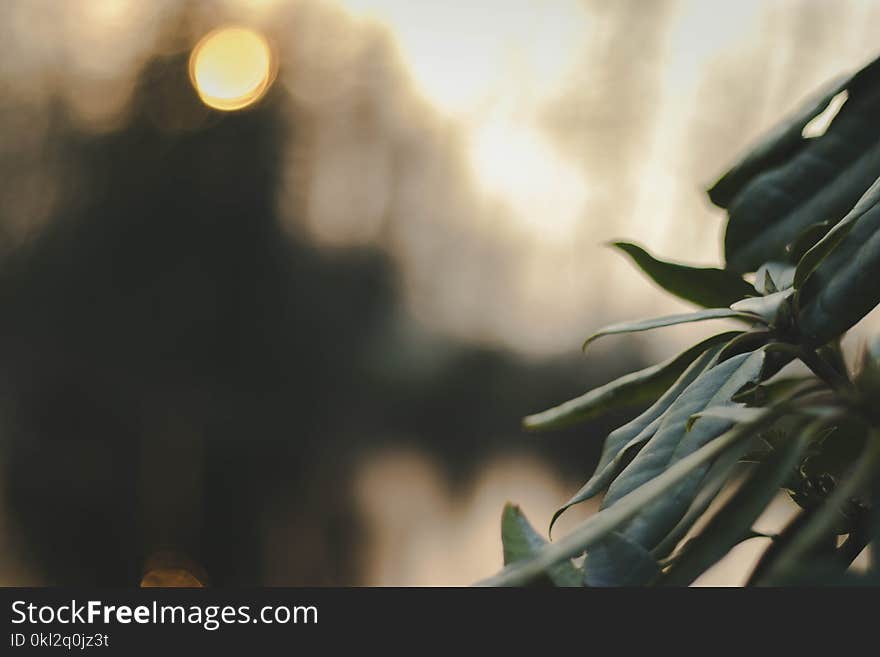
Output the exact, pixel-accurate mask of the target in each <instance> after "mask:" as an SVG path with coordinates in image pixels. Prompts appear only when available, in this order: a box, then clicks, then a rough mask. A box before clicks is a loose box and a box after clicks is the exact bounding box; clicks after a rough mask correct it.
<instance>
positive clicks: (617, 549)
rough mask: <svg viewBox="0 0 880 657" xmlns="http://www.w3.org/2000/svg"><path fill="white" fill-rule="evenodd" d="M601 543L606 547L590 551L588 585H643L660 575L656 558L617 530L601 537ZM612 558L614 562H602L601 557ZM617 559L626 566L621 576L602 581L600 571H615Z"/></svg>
mask: <svg viewBox="0 0 880 657" xmlns="http://www.w3.org/2000/svg"><path fill="white" fill-rule="evenodd" d="M602 543H603V545H607V546H608V549H607V550H603V551H601V552H597V553H595V554H594V553H590V557H589V559H590V561H591V563H590V571H591V573H592V576H591V578H590V580H589V582H585V583H587V585H588V586H644V585H645V584H649V583H650V582H652V581H654V580H655V579H656V578H657V577H658V576H659V575H660V566H659V564H658V563H657V560H656V559H654V557H653V556H652V555H651V553H650V552H648V551H647V550H646V549H645V548H643V547H642V546H641V545H639V544H638V543H634V542H633V541H631V540H629V539H628V538H626V537H625V536H622V535H621V534H618V533H617V532H611V533H610V534H608V535H607V536H605V537H604V538H603V539H602ZM609 558H613V559H614V562H615V563H612V564H603V563H601V561H600V560H601V559H609ZM618 561H624V562H626V563H627V565H628V567H627V570H626V572H624V573H623V575H622V576H621V577H617V576H615V577H614V578H613V579H610V580H608V581H604V580H603V579H602V573H605V572H609V573H616V570H615V568H614V566H615V565H616V563H617V562H618Z"/></svg>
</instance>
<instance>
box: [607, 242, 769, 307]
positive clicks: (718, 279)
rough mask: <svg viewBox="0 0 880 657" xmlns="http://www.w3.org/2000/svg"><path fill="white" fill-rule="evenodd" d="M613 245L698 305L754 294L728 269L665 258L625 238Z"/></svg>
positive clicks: (657, 280) (720, 304)
mask: <svg viewBox="0 0 880 657" xmlns="http://www.w3.org/2000/svg"><path fill="white" fill-rule="evenodd" d="M613 246H615V247H616V248H618V249H620V250H621V251H623V252H624V253H626V254H627V255H628V256H629V257H630V258H632V259H633V261H634V262H635V263H636V264H637V265H638V266H639V268H640V269H641V270H642V271H643V272H645V273H646V274H647V275H648V276H650V277H651V280H653V281H654V282H655V283H656V284H657V285H659V286H660V287H662V288H663V289H664V290H666V291H667V292H671V293H672V294H674V295H676V296H678V297H680V298H682V299H684V300H685V301H690V302H691V303H694V304H696V305H698V306H703V307H704V308H722V307H724V306H730V305H731V304H732V303H735V302H736V301H739V300H740V299H744V298H745V297H747V296H753V295H754V294H755V288H754V287H752V286H751V285H750V284H749V283H748V282H746V281H745V280H743V278H742V276H740V275H739V274H736V273H734V272H732V271H730V270H727V269H717V268H714V267H690V266H688V265H682V264H678V263H674V262H664V261H663V260H658V259H657V258H655V257H654V256H652V255H651V254H650V253H648V252H647V251H645V250H644V249H643V248H642V247H640V246H638V245H636V244H630V243H628V242H614V243H613Z"/></svg>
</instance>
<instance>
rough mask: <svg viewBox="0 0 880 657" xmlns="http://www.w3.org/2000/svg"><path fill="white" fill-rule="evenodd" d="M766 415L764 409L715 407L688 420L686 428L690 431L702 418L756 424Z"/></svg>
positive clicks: (695, 414)
mask: <svg viewBox="0 0 880 657" xmlns="http://www.w3.org/2000/svg"><path fill="white" fill-rule="evenodd" d="M763 413H764V409H763V408H751V407H748V406H713V407H712V408H707V409H706V410H705V411H700V412H699V413H694V414H693V415H691V416H690V417H689V418H688V419H687V424H686V425H685V428H686V430H687V431H690V430H691V428H693V426H694V422H696V421H697V420H699V419H700V418H705V417H714V418H720V419H722V420H730V421H731V422H754V421H755V420H757V419H758V418H759V417H761V415H762V414H763Z"/></svg>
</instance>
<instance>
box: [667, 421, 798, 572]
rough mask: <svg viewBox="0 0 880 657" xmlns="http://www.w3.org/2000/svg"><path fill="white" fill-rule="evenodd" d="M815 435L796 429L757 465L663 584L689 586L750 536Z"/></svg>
mask: <svg viewBox="0 0 880 657" xmlns="http://www.w3.org/2000/svg"><path fill="white" fill-rule="evenodd" d="M814 437H815V431H814V430H808V431H801V432H797V434H796V435H794V436H792V437H791V438H790V439H789V440H788V441H787V442H786V443H785V445H783V446H782V447H781V448H779V449H776V450H774V451H773V453H771V455H770V456H769V458H768V459H767V460H766V461H765V462H764V463H762V464H761V465H759V466H757V467H756V468H755V469H754V471H753V472H752V474H751V475H750V476H749V477H748V478H747V479H746V480H745V481H744V482H743V483H742V484H741V485H740V487H739V488H738V489H737V491H736V492H735V493H734V494H733V496H732V497H731V498H730V499H729V500H728V501H727V502H726V503H725V504H724V506H723V507H721V509H719V510H718V511H717V512H716V513H715V514H714V515H713V516H712V517H711V519H710V520H709V522H708V523H707V524H706V526H705V527H704V528H703V530H702V531H701V532H700V533H699V535H697V536H696V537H694V538H693V539H691V540H690V541H688V543H687V544H686V545H685V546H684V548H682V552H681V554H680V555H679V556H678V557H677V558H676V559H675V560H674V561H673V563H672V566H671V567H670V568H669V570H668V571H666V572H665V573H664V574H663V575H662V576H661V578H660V582H659V583H660V584H661V585H663V586H688V585H689V584H691V583H692V582H693V581H694V580H695V579H696V578H697V577H699V575H700V574H701V573H703V572H704V571H705V570H706V569H708V568H709V567H710V566H711V565H712V564H714V563H715V562H717V561H718V560H719V559H721V558H722V557H723V556H724V555H725V554H727V553H728V552H729V551H730V549H731V548H732V547H733V546H735V545H736V544H737V543H740V542H741V541H743V540H745V539H746V538H749V535H750V531H751V528H752V524H754V522H755V521H756V520H757V519H758V516H760V515H761V513H763V512H764V510H765V509H766V508H767V505H768V504H769V503H770V502H771V501H772V500H773V498H774V497H775V496H776V494H777V493H778V492H779V488H780V486H781V485H782V484H783V482H784V481H785V480H786V479H787V478H788V477H789V476H790V474H791V472H792V471H794V469H795V468H796V467H797V464H798V462H799V461H800V459H801V457H802V456H803V454H804V452H805V451H806V449H807V446H808V445H809V444H810V441H811V440H812V439H813V438H814Z"/></svg>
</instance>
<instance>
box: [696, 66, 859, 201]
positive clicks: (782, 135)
mask: <svg viewBox="0 0 880 657" xmlns="http://www.w3.org/2000/svg"><path fill="white" fill-rule="evenodd" d="M849 81H850V78H849V77H847V76H841V77H839V78H837V79H835V80H833V81H831V82H830V83H826V84H825V85H823V87H822V88H821V89H820V90H819V91H818V92H816V93H814V94H813V95H812V96H810V97H809V98H808V99H807V100H806V101H804V102H803V103H802V104H801V106H800V107H798V109H797V110H795V112H793V113H792V114H791V115H790V116H787V117H786V118H785V119H783V120H782V121H781V122H780V123H779V124H778V125H776V126H775V127H773V128H772V129H771V130H770V131H769V132H768V133H767V134H766V135H765V136H764V137H763V138H762V139H761V140H760V141H759V142H758V143H757V144H754V145H753V146H751V147H750V148H749V150H748V152H747V153H746V155H745V156H744V157H742V158H741V159H740V161H739V162H737V163H736V164H734V165H733V166H732V167H731V168H730V170H729V171H727V173H725V174H724V175H723V176H721V178H719V179H718V181H717V182H716V183H715V184H714V185H712V187H711V188H709V191H708V194H709V199H710V200H711V201H712V203H714V204H715V205H717V206H718V207H722V208H726V207H727V206H728V205H729V204H730V202H731V201H732V200H733V199H734V198H735V197H736V195H737V194H739V192H740V191H741V190H742V189H743V187H744V186H745V185H746V184H747V183H748V182H749V181H751V180H752V179H753V178H754V177H755V176H756V175H757V174H759V173H761V172H762V171H766V170H767V169H770V168H773V167H775V166H777V165H778V164H780V163H782V162H784V161H785V160H787V159H788V158H789V157H790V156H791V155H793V154H794V153H796V152H797V151H798V150H800V149H801V148H802V147H803V146H804V144H806V139H804V137H803V130H804V127H805V126H806V125H807V124H808V123H809V122H810V121H812V120H813V119H814V118H816V117H817V116H819V115H820V114H821V113H822V112H823V111H825V109H826V108H827V107H828V105H829V104H830V103H831V101H832V99H833V98H834V97H835V96H836V95H837V94H839V93H840V92H842V91H843V90H844V89H846V86H847V84H849Z"/></svg>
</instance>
